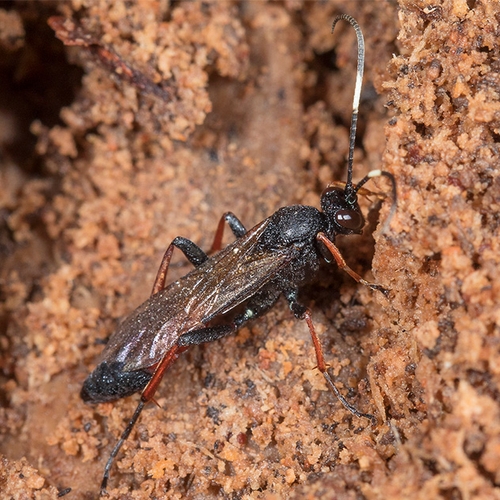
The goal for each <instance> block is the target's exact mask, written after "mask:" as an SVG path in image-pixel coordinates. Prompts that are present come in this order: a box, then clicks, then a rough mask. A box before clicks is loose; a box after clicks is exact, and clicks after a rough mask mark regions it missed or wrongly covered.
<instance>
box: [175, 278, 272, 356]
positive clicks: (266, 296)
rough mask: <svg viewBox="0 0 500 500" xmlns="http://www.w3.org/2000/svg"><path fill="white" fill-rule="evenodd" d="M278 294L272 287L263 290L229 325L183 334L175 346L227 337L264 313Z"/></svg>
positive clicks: (185, 345)
mask: <svg viewBox="0 0 500 500" xmlns="http://www.w3.org/2000/svg"><path fill="white" fill-rule="evenodd" d="M279 296H280V294H279V292H278V291H275V290H274V289H273V288H272V287H270V289H269V290H263V291H262V292H260V293H258V294H257V295H256V296H255V297H253V298H252V299H251V300H249V301H248V303H247V304H246V307H245V310H244V311H243V313H241V314H239V315H237V316H236V317H235V318H234V319H233V321H232V323H231V324H229V325H217V326H208V327H206V328H200V329H198V330H193V331H192V332H188V333H185V334H184V335H181V336H180V337H179V340H178V341H177V345H178V346H179V347H187V346H190V345H197V344H204V343H205V342H213V341H214V340H219V339H221V338H223V337H227V336H228V335H231V334H232V333H234V332H236V330H238V328H240V326H241V325H243V324H244V323H246V322H247V321H249V320H251V319H253V318H256V317H257V316H260V315H261V314H263V313H265V312H266V311H267V310H268V309H269V308H270V307H272V306H273V305H274V303H275V302H276V301H277V300H278V298H279Z"/></svg>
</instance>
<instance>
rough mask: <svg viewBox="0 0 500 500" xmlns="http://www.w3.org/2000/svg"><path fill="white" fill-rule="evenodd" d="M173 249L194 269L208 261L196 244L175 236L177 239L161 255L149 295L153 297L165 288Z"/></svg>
mask: <svg viewBox="0 0 500 500" xmlns="http://www.w3.org/2000/svg"><path fill="white" fill-rule="evenodd" d="M175 247H177V248H178V249H179V250H180V251H181V252H182V253H183V254H184V255H185V256H186V258H187V259H188V260H189V262H191V264H193V266H195V267H198V266H200V265H201V264H203V263H204V262H205V261H206V260H207V259H208V255H207V254H206V253H205V252H204V251H203V250H202V249H201V248H200V247H199V246H198V245H196V243H193V242H192V241H191V240H188V239H187V238H183V237H182V236H177V238H175V239H174V240H173V241H172V243H170V245H169V246H168V248H167V250H166V251H165V253H164V255H163V259H161V264H160V267H159V269H158V273H157V274H156V279H155V282H154V285H153V291H152V292H151V295H154V294H155V293H158V292H159V291H160V290H163V288H165V281H166V280H167V272H168V266H169V265H170V259H171V258H172V254H173V253H174V248H175Z"/></svg>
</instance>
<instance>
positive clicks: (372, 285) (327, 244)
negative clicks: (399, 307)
mask: <svg viewBox="0 0 500 500" xmlns="http://www.w3.org/2000/svg"><path fill="white" fill-rule="evenodd" d="M316 239H317V240H318V241H319V242H320V243H322V244H323V245H324V246H325V247H326V248H327V249H328V251H329V252H330V254H331V255H332V257H333V258H334V259H335V261H336V262H337V265H338V266H339V267H340V269H342V270H343V271H345V272H346V273H347V274H348V275H349V276H351V278H354V279H355V280H356V281H357V282H358V283H361V284H362V285H366V286H369V287H370V288H371V289H372V290H378V291H379V292H382V293H383V294H384V295H385V296H386V297H387V296H388V295H389V290H387V288H384V287H383V286H382V285H377V284H376V283H370V282H369V281H366V280H364V279H363V278H362V277H361V276H360V275H359V274H358V273H356V272H355V271H353V270H352V269H351V268H350V267H349V266H348V265H347V263H346V261H345V260H344V257H342V254H341V253H340V250H339V249H338V248H337V247H336V246H335V244H334V243H333V242H332V241H331V240H329V239H328V237H327V236H326V235H325V234H324V233H318V234H317V235H316Z"/></svg>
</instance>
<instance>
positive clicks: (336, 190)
mask: <svg viewBox="0 0 500 500" xmlns="http://www.w3.org/2000/svg"><path fill="white" fill-rule="evenodd" d="M341 19H343V20H346V21H348V22H349V23H350V24H351V26H352V27H353V28H354V30H355V32H356V36H357V43H358V62H357V76H356V84H355V91H354V98H353V113H352V118H351V127H350V144H349V154H348V160H347V180H346V183H345V185H344V186H343V187H339V186H337V185H330V186H328V187H327V188H326V189H325V190H324V191H323V193H322V194H321V200H320V205H321V210H318V209H317V208H315V207H311V206H305V205H292V206H287V207H284V208H280V209H279V210H277V211H276V212H275V213H274V214H273V215H271V216H270V217H268V218H267V219H265V220H264V221H262V222H260V223H259V224H257V225H256V226H255V227H253V228H252V229H250V230H247V229H246V228H245V227H244V225H243V224H242V223H241V221H240V220H239V219H238V218H237V217H236V216H235V215H234V214H233V213H231V212H226V213H225V214H224V215H223V216H222V218H221V220H220V222H219V225H218V227H217V230H216V233H215V238H214V243H213V245H212V252H215V253H214V254H213V255H211V256H209V255H207V254H206V253H205V252H204V251H203V250H202V249H201V248H200V247H198V246H197V245H196V244H195V243H193V242H192V241H190V240H188V239H186V238H182V237H177V238H175V239H174V240H173V241H172V243H171V244H170V245H169V247H168V248H167V250H166V252H165V254H164V256H163V259H162V262H161V265H160V268H159V270H158V274H157V276H156V279H155V282H154V285H153V290H152V293H151V296H150V297H149V299H148V300H146V302H144V303H143V304H142V305H140V306H139V307H138V308H137V309H136V310H135V311H133V312H132V313H131V314H130V316H128V317H127V318H126V319H125V320H124V321H123V322H122V323H121V324H120V325H119V327H118V329H117V330H116V331H115V332H114V334H113V335H112V336H111V338H110V340H109V342H108V344H107V345H106V347H105V349H104V351H103V353H102V355H101V359H100V361H99V364H98V365H97V367H96V368H95V370H94V371H93V372H92V373H91V374H90V375H89V376H88V378H87V379H86V380H85V382H84V384H83V388H82V390H81V397H82V399H83V400H84V401H85V402H87V403H101V402H106V401H114V400H116V399H119V398H123V397H126V396H129V395H131V394H134V393H135V392H138V391H142V392H141V398H140V401H139V403H138V405H137V408H136V410H135V412H134V414H133V416H132V418H131V419H130V421H129V422H128V425H127V426H126V428H125V430H124V431H123V434H122V435H121V437H120V439H119V441H118V442H117V444H116V445H115V447H114V449H113V450H112V452H111V454H110V457H109V459H108V461H107V463H106V466H105V469H104V475H103V479H102V483H101V494H105V492H106V487H107V484H108V480H109V476H110V471H111V468H112V465H113V461H114V459H115V457H116V456H117V454H118V452H119V451H120V448H121V446H122V445H123V443H124V442H125V440H126V439H127V438H128V436H129V435H130V432H131V431H132V428H133V427H134V425H135V423H136V422H137V420H138V418H139V416H140V414H141V412H142V409H143V408H144V406H145V404H146V403H147V402H149V401H151V400H152V399H153V397H154V394H155V392H156V390H157V388H158V385H159V384H160V381H161V380H162V378H163V376H164V374H165V372H166V371H167V369H168V368H169V367H170V366H171V365H172V363H173V362H174V361H175V360H176V359H177V358H178V357H179V356H180V355H181V354H182V353H183V352H184V351H186V350H187V349H188V348H189V347H190V346H193V345H197V344H203V343H206V342H213V341H215V340H219V339H221V338H223V337H226V336H228V335H231V334H233V333H235V332H236V331H237V330H238V329H239V328H240V327H241V326H242V325H244V324H245V323H246V322H247V321H249V320H252V319H254V318H256V317H258V316H260V315H262V314H264V313H265V312H266V311H268V310H269V309H270V308H271V307H272V306H273V305H274V304H275V303H276V301H277V300H278V298H279V297H280V296H284V297H285V299H286V300H287V301H288V304H289V306H290V309H291V311H292V313H293V314H294V315H295V317H296V318H299V319H303V320H305V321H306V323H307V326H308V328H309V332H310V334H311V338H312V341H313V344H314V349H315V353H316V359H317V368H318V370H319V371H320V372H321V373H322V374H323V375H324V377H325V380H326V383H327V385H328V387H329V388H330V390H331V391H332V392H333V393H334V394H335V395H336V396H337V398H338V399H339V400H340V401H341V403H342V404H343V405H344V406H345V407H346V408H347V409H348V410H349V411H350V412H351V413H353V414H354V415H356V416H357V417H366V418H368V419H370V420H372V421H374V420H375V418H374V417H373V416H372V415H370V414H368V413H361V412H360V411H358V410H357V409H356V408H355V407H354V406H352V405H351V404H350V403H349V402H348V401H347V400H346V399H345V398H344V397H343V396H342V394H341V393H340V392H339V390H338V389H337V387H336V386H335V383H334V381H333V379H332V377H331V376H330V374H329V372H328V370H327V364H326V362H325V359H324V355H323V350H322V347H321V343H320V341H319V338H318V336H317V334H316V331H315V329H314V324H313V321H312V317H311V311H310V310H309V309H308V308H307V307H305V306H304V305H302V304H301V303H300V302H299V301H298V291H299V288H300V287H301V286H302V285H304V284H305V283H308V282H311V281H312V280H314V278H315V276H316V275H317V273H318V270H319V267H320V263H321V261H322V260H324V261H326V262H332V261H335V262H336V263H337V264H338V266H339V267H340V268H341V269H343V270H345V271H346V272H347V273H348V274H349V275H350V276H352V277H353V278H354V279H355V280H356V281H358V282H360V283H362V284H364V285H367V286H369V287H370V288H372V289H374V290H379V291H381V292H383V293H387V290H386V289H384V288H383V287H382V286H380V285H377V284H373V283H369V282H367V281H365V280H364V279H362V278H361V277H360V276H359V275H358V274H356V273H355V272H354V271H353V270H352V269H350V268H349V267H348V266H347V264H346V262H345V261H344V259H343V257H342V255H341V253H340V251H339V249H338V248H337V247H336V246H335V243H334V242H335V238H336V237H337V236H338V235H350V234H360V233H361V232H362V229H363V226H364V224H365V221H364V218H363V214H362V213H361V209H360V207H359V205H358V200H357V194H358V191H359V190H360V188H361V187H362V186H363V185H364V184H365V183H366V182H368V180H370V179H371V178H373V177H379V176H385V177H387V178H388V179H389V180H390V181H391V184H392V196H393V203H392V207H391V212H390V214H389V217H388V219H387V221H386V224H387V223H388V221H389V220H390V218H391V217H392V215H393V213H394V211H395V208H396V182H395V179H394V177H393V175H392V174H390V173H389V172H385V171H381V170H374V171H372V172H370V173H368V175H367V176H366V177H364V178H363V179H362V180H361V181H360V182H358V183H357V185H354V184H353V181H352V169H353V155H354V142H355V136H356V125H357V117H358V107H359V100H360V94H361V84H362V78H363V69H364V52H365V49H364V39H363V34H362V32H361V29H360V27H359V25H358V23H357V22H356V21H355V20H354V19H353V18H352V17H350V16H348V15H345V14H343V15H340V16H338V17H337V18H335V20H334V22H333V26H332V32H333V29H334V27H335V25H336V24H337V22H338V21H339V20H341ZM226 224H227V225H228V226H229V228H230V229H231V231H232V232H233V234H234V236H235V241H234V242H233V243H231V244H230V245H228V246H227V247H225V248H224V249H221V246H222V245H221V244H222V237H223V232H224V228H225V225H226ZM174 248H178V249H179V250H181V251H182V252H183V253H184V255H185V256H186V258H187V259H188V260H189V262H190V263H191V264H192V265H193V266H194V269H193V270H192V271H191V272H189V273H188V274H186V275H185V276H183V277H181V278H180V279H179V280H177V281H175V282H173V283H171V284H169V285H167V286H166V277H167V271H168V268H169V264H170V260H171V257H172V253H173V251H174Z"/></svg>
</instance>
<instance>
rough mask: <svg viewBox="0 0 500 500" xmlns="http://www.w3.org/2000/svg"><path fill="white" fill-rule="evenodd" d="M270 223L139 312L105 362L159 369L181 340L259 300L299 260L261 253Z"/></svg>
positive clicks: (289, 252)
mask: <svg viewBox="0 0 500 500" xmlns="http://www.w3.org/2000/svg"><path fill="white" fill-rule="evenodd" d="M268 223H269V220H268V219H266V220H264V221H263V222H261V223H260V224H259V225H257V226H255V227H254V228H253V229H251V230H250V231H249V232H248V233H247V234H245V235H244V236H242V237H241V238H239V239H237V240H236V241H234V242H233V243H232V244H230V245H228V246H227V247H226V248H225V249H223V250H222V251H220V252H219V253H217V254H216V255H214V256H213V257H211V258H210V259H208V260H207V261H206V262H205V263H203V264H202V265H201V266H199V267H197V268H196V269H194V270H193V271H191V272H190V273H188V274H186V275H185V276H183V277H182V278H180V279H179V280H177V281H176V282H174V283H172V284H170V285H169V286H168V287H167V288H165V289H164V290H162V291H160V292H158V293H157V294H155V295H153V296H151V297H150V298H149V299H148V300H147V301H146V302H144V303H143V304H142V305H141V306H139V307H138V308H137V309H136V310H135V311H134V312H133V313H132V314H131V315H130V316H128V317H127V318H126V319H125V320H124V321H123V323H122V324H121V325H120V326H119V327H118V329H117V330H116V332H115V333H114V334H113V335H112V336H111V338H110V340H109V343H108V345H107V346H106V348H105V350H104V352H103V354H102V357H101V361H117V362H121V363H124V365H123V370H125V371H129V370H130V371H132V370H139V369H143V368H148V367H151V366H153V365H155V364H156V363H158V362H159V361H160V360H161V358H162V357H163V356H164V354H165V353H166V352H167V350H168V349H170V348H171V347H172V346H173V345H174V344H175V343H176V342H177V339H178V338H179V337H180V336H181V335H183V334H184V333H187V332H189V331H192V330H195V329H197V328H203V326H204V325H205V324H206V323H208V322H209V321H210V320H211V319H212V318H214V317H215V316H217V315H219V314H223V313H225V312H227V311H230V310H231V309H233V308H234V307H236V306H237V305H239V304H241V303H242V302H244V301H245V300H247V299H249V298H250V297H252V296H253V295H254V294H256V293H257V292H258V291H259V290H260V289H261V288H262V287H263V286H264V285H266V284H267V283H269V282H270V281H271V280H272V279H273V278H274V277H275V276H276V274H277V273H278V272H279V271H280V270H281V269H282V268H283V267H284V266H286V265H287V264H288V263H289V262H290V261H291V260H293V258H294V257H295V256H296V252H297V250H296V249H295V248H294V247H293V246H289V247H287V248H286V249H283V250H282V251H272V252H271V251H269V250H262V249H261V247H260V246H259V245H258V242H259V238H260V236H261V235H262V233H263V232H264V230H265V229H266V227H267V225H268Z"/></svg>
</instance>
